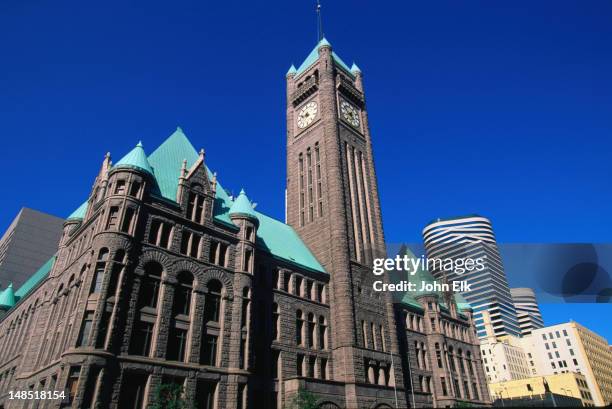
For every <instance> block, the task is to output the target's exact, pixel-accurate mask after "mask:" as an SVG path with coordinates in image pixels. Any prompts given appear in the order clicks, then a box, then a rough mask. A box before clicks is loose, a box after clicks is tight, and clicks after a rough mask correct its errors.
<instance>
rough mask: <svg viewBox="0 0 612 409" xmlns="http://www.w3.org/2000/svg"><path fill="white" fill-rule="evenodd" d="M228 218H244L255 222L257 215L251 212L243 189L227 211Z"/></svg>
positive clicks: (251, 209)
mask: <svg viewBox="0 0 612 409" xmlns="http://www.w3.org/2000/svg"><path fill="white" fill-rule="evenodd" d="M229 215H230V218H232V219H233V218H234V217H245V218H248V219H252V220H257V214H256V213H255V210H253V205H252V204H251V201H250V200H249V198H248V197H247V195H246V193H245V192H244V189H241V190H240V194H239V195H238V197H237V198H236V200H235V201H234V203H233V204H232V207H230V210H229Z"/></svg>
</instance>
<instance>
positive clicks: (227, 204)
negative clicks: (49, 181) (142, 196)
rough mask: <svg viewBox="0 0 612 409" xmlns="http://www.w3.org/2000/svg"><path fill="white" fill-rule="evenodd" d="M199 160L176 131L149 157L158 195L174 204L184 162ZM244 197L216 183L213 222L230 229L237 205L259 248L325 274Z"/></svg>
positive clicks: (285, 229) (288, 231) (81, 212)
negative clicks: (248, 218)
mask: <svg viewBox="0 0 612 409" xmlns="http://www.w3.org/2000/svg"><path fill="white" fill-rule="evenodd" d="M198 157H199V155H198V152H197V151H196V149H195V148H194V147H193V145H192V144H191V142H190V141H189V139H187V136H185V134H184V133H183V131H182V130H181V128H177V129H176V131H175V132H174V133H173V134H172V135H170V137H168V139H166V140H165V141H164V142H163V143H162V144H161V145H160V146H159V147H158V148H157V149H155V151H153V153H151V154H150V155H149V157H148V163H149V164H150V165H151V167H152V169H153V176H154V177H155V180H156V182H157V187H158V188H159V195H160V196H162V197H163V198H165V199H167V200H171V201H173V202H175V201H176V191H177V189H178V180H179V175H180V172H181V167H182V163H183V160H184V159H186V160H187V169H189V168H190V167H191V166H192V165H193V164H194V163H195V162H196V161H197V160H198ZM206 170H207V172H208V176H209V178H212V172H211V171H210V169H208V168H207V169H206ZM244 198H245V199H246V201H243V199H241V195H239V196H238V197H237V198H236V200H235V201H232V199H230V197H229V195H228V194H227V192H226V191H225V189H224V188H223V186H221V184H220V183H219V182H217V190H216V200H215V204H214V208H213V216H214V218H215V220H216V221H218V222H221V223H224V224H226V225H229V226H234V224H233V223H232V220H231V218H230V209H232V208H233V207H234V206H236V207H234V210H235V211H236V212H238V210H240V212H241V213H242V212H248V213H252V214H253V215H254V217H257V219H258V220H259V227H258V229H257V245H258V247H260V248H261V249H262V250H264V251H267V252H269V253H270V254H272V256H274V257H275V258H278V259H281V260H285V261H287V262H289V263H292V264H297V265H299V266H301V267H304V268H307V269H310V270H313V271H318V272H323V273H325V269H324V268H323V266H321V264H320V263H319V262H318V261H317V259H316V258H315V257H314V255H313V254H312V253H311V251H310V250H309V249H308V247H306V245H305V244H304V242H302V240H301V239H300V237H299V236H298V235H297V233H296V232H295V231H294V230H293V228H291V226H288V225H286V224H284V223H283V222H281V221H278V220H275V219H273V218H271V217H268V216H266V215H264V214H262V213H259V212H257V211H255V210H254V209H253V208H252V206H250V201H249V200H248V198H247V197H246V195H244ZM247 202H248V203H249V206H250V208H247V206H246V205H245V204H246V203H247ZM86 211H87V202H85V203H83V204H82V205H81V206H80V207H79V208H78V209H77V210H75V211H74V212H73V213H72V214H71V215H70V216H69V218H73V219H82V218H83V217H84V216H85V213H86Z"/></svg>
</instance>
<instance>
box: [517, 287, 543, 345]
mask: <svg viewBox="0 0 612 409" xmlns="http://www.w3.org/2000/svg"><path fill="white" fill-rule="evenodd" d="M510 295H512V300H513V302H514V308H515V309H516V317H517V318H518V322H519V326H520V327H521V334H522V335H529V334H531V331H533V330H534V329H538V328H542V327H543V326H544V320H543V319H542V313H540V307H538V301H537V299H536V295H535V292H534V291H533V289H531V288H511V289H510Z"/></svg>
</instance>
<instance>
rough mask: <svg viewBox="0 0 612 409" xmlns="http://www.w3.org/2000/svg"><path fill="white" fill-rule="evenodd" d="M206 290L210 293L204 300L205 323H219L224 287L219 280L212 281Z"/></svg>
mask: <svg viewBox="0 0 612 409" xmlns="http://www.w3.org/2000/svg"><path fill="white" fill-rule="evenodd" d="M206 288H207V290H208V292H207V293H206V297H205V299H204V322H205V323H206V322H209V321H212V322H219V314H220V310H221V291H222V290H223V285H222V284H221V282H220V281H219V280H211V281H209V282H208V284H207V285H206Z"/></svg>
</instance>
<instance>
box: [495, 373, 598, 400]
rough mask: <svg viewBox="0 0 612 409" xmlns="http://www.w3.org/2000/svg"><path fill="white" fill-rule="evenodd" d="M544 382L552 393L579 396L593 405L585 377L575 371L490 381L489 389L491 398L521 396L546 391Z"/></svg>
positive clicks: (539, 393)
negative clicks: (504, 380)
mask: <svg viewBox="0 0 612 409" xmlns="http://www.w3.org/2000/svg"><path fill="white" fill-rule="evenodd" d="M546 384H548V389H549V391H550V392H552V393H554V394H558V395H566V396H570V397H573V398H579V399H580V400H581V401H582V405H583V406H585V407H586V406H595V402H593V397H592V395H591V392H590V391H589V387H588V385H587V382H586V378H585V377H584V375H582V374H579V373H575V372H568V373H560V374H556V375H547V376H534V377H531V378H524V379H515V380H512V381H506V382H496V383H491V384H489V390H490V391H491V397H492V398H493V399H509V398H521V397H529V396H536V395H544V394H545V393H547V392H548V391H547V390H546Z"/></svg>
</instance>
